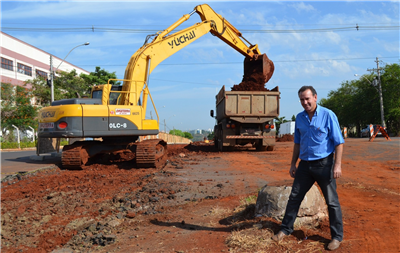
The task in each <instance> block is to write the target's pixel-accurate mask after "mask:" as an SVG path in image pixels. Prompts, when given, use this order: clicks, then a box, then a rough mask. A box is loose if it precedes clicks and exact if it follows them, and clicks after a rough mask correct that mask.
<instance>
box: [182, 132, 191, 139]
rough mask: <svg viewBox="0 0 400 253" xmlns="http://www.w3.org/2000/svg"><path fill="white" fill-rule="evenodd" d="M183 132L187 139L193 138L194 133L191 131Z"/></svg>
mask: <svg viewBox="0 0 400 253" xmlns="http://www.w3.org/2000/svg"><path fill="white" fill-rule="evenodd" d="M183 134H184V137H185V138H187V139H193V135H192V134H191V133H189V132H183Z"/></svg>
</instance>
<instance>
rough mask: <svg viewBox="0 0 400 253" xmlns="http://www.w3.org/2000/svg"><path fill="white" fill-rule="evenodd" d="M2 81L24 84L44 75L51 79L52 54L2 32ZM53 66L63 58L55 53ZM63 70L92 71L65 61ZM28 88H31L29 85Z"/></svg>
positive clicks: (87, 72) (0, 73)
mask: <svg viewBox="0 0 400 253" xmlns="http://www.w3.org/2000/svg"><path fill="white" fill-rule="evenodd" d="M0 41H1V45H0V55H1V68H0V75H1V82H3V83H11V84H13V85H19V86H23V85H24V83H25V81H26V80H29V79H34V78H36V77H38V76H42V77H44V78H46V79H49V76H50V54H49V53H47V52H45V51H43V50H41V49H39V48H37V47H34V46H32V45H30V44H28V43H26V42H24V41H21V40H19V39H17V38H14V37H13V36H11V35H8V34H6V33H4V32H1V33H0ZM52 58H53V68H56V67H57V66H58V65H59V64H60V63H61V62H62V60H63V59H61V58H58V57H56V56H54V55H53V57H52ZM59 69H60V70H63V71H67V72H69V71H71V70H73V69H75V70H76V72H77V74H78V75H80V74H81V73H84V74H87V75H89V74H90V72H89V71H86V70H84V69H82V68H80V67H77V66H75V65H73V64H71V63H69V62H67V61H64V62H63V63H62V65H61V66H60V68H59ZM27 88H30V87H29V86H28V87H27Z"/></svg>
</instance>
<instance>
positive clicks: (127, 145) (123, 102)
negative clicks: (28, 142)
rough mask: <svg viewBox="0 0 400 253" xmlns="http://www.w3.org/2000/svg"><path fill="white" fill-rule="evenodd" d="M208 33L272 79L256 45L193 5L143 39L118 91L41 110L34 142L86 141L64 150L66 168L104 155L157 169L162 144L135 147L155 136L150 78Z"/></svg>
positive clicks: (107, 88) (101, 89) (103, 90)
mask: <svg viewBox="0 0 400 253" xmlns="http://www.w3.org/2000/svg"><path fill="white" fill-rule="evenodd" d="M194 13H197V14H198V15H199V16H200V18H201V22H199V23H196V24H194V25H192V26H189V27H187V28H183V29H181V30H178V31H176V32H175V29H176V28H177V27H179V26H180V25H181V24H182V23H184V22H185V21H187V20H188V19H189V18H190V16H191V15H193V14H194ZM209 32H210V33H211V34H212V35H214V36H215V37H216V38H219V39H221V40H222V41H224V42H225V43H226V44H227V45H229V46H230V47H232V48H233V49H235V50H236V51H237V52H239V53H241V54H242V55H243V56H244V57H245V69H248V70H249V72H256V73H258V72H260V73H259V74H260V75H261V76H263V77H262V78H263V79H265V80H269V79H270V78H271V76H272V74H273V72H274V65H273V62H272V61H271V60H269V59H268V57H267V55H266V54H265V53H264V54H262V53H261V52H260V50H259V49H258V45H257V44H251V43H249V42H248V41H247V40H246V39H245V38H244V37H243V36H242V34H241V33H240V32H239V31H238V30H237V29H236V28H235V27H234V26H232V25H231V24H230V23H229V22H228V21H227V20H225V18H223V17H222V16H221V15H219V14H218V13H216V12H215V11H214V10H213V9H211V7H210V6H208V5H207V4H203V5H198V6H196V7H195V8H194V10H193V11H192V12H190V13H189V14H185V15H183V17H181V18H180V19H178V20H177V21H176V22H175V23H173V24H172V25H170V26H169V27H168V28H167V29H165V30H163V31H159V32H158V33H156V34H152V35H148V36H147V37H146V40H145V43H144V45H143V46H142V47H141V48H139V49H138V50H137V51H136V52H135V53H134V54H133V55H132V57H131V58H130V60H129V62H128V65H127V67H126V69H125V75H124V79H122V80H118V79H113V80H117V81H121V82H123V84H122V86H121V87H119V88H118V87H117V88H116V87H114V86H112V85H111V84H110V81H111V80H109V82H108V83H107V84H104V85H99V86H96V87H94V88H93V89H92V97H91V98H87V99H83V98H82V99H81V98H78V99H63V100H60V101H54V102H53V103H52V104H51V106H49V107H46V108H43V109H42V110H41V111H40V113H39V117H38V118H39V128H38V136H39V138H57V139H59V138H81V139H85V141H78V142H75V143H73V144H71V145H67V146H64V148H63V151H62V156H61V162H62V166H63V167H64V168H68V169H84V166H85V165H86V164H87V163H88V161H89V160H90V159H91V158H92V157H95V156H104V155H109V154H111V156H112V157H115V161H122V160H124V159H128V158H129V159H132V160H134V161H135V162H136V165H137V167H140V168H144V167H157V163H158V162H159V161H161V160H162V158H163V157H164V156H165V153H166V148H167V146H166V143H165V142H164V141H162V140H144V141H140V142H138V137H139V136H146V135H157V134H158V133H159V117H158V113H157V110H155V113H156V115H157V119H146V118H145V115H146V110H147V104H148V102H149V101H150V100H151V102H152V104H153V107H154V109H155V106H154V102H153V100H152V98H151V95H150V89H149V86H148V80H149V76H150V74H151V73H152V71H153V70H154V68H155V67H157V66H158V65H159V64H160V63H161V62H162V61H163V60H165V59H167V58H168V57H170V56H171V55H173V54H175V53H176V52H178V51H179V50H181V49H183V48H184V47H186V46H188V45H189V44H191V43H192V42H194V41H196V40H197V39H199V38H200V37H202V36H203V35H205V34H208V33H209ZM177 73H179V70H178V69H177ZM88 139H89V140H88ZM92 139H95V140H92Z"/></svg>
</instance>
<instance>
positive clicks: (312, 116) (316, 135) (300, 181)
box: [272, 86, 344, 250]
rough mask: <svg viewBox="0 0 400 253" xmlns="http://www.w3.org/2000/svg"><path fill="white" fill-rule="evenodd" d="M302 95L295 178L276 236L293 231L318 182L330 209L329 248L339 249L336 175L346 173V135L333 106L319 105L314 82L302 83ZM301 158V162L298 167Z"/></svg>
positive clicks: (340, 229) (340, 228) (340, 233)
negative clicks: (344, 136) (344, 165)
mask: <svg viewBox="0 0 400 253" xmlns="http://www.w3.org/2000/svg"><path fill="white" fill-rule="evenodd" d="M298 95H299V98H300V102H301V105H302V106H303V108H304V111H303V112H300V113H299V114H297V117H296V124H295V133H294V148H293V156H292V162H291V166H290V170H289V174H290V176H291V177H293V178H294V181H293V186H292V192H291V193H290V196H289V201H288V203H287V206H286V212H285V217H284V218H283V221H282V225H281V229H280V231H279V232H278V233H277V234H275V235H274V236H273V237H272V240H274V241H277V242H279V241H280V240H282V238H284V237H285V236H286V235H289V234H291V233H292V232H293V224H294V221H295V219H296V217H297V213H298V211H299V208H300V204H301V202H302V201H303V198H304V196H305V195H306V193H307V192H308V190H309V189H310V188H311V187H312V186H313V184H314V183H315V182H317V183H318V185H319V187H320V188H321V191H322V193H323V194H324V197H325V201H326V204H327V206H328V212H329V224H330V230H331V237H332V240H331V242H330V243H329V244H328V246H327V249H328V250H335V249H337V248H339V246H340V243H341V241H342V240H343V222H342V211H341V208H340V204H339V199H338V194H337V192H336V179H337V178H339V177H341V175H342V166H341V163H342V153H343V143H344V139H343V136H342V133H341V131H340V126H339V122H338V119H337V117H336V115H335V114H334V113H333V112H332V111H331V110H329V109H327V108H324V107H322V106H320V105H317V92H316V91H315V89H314V88H313V87H312V86H303V87H301V88H300V90H299V92H298ZM334 154H335V155H334ZM334 156H335V157H334ZM299 158H300V163H299V165H298V167H296V164H297V160H298V159H299Z"/></svg>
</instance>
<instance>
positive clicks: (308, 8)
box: [289, 2, 315, 13]
mask: <svg viewBox="0 0 400 253" xmlns="http://www.w3.org/2000/svg"><path fill="white" fill-rule="evenodd" d="M289 6H291V7H293V8H295V9H296V11H297V12H299V13H300V12H304V11H305V12H309V11H315V8H314V7H313V6H312V5H311V4H305V3H304V2H300V3H295V4H291V5H289Z"/></svg>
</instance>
